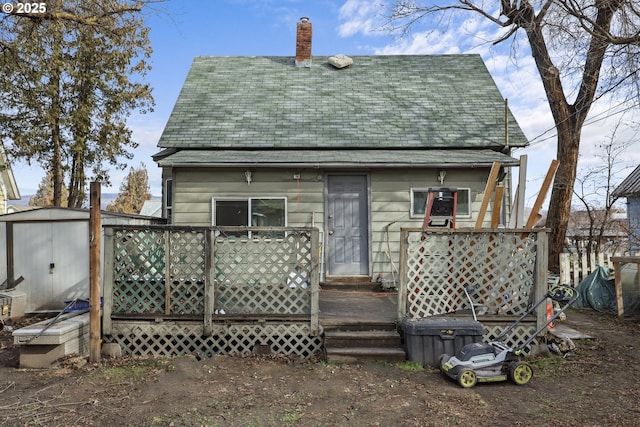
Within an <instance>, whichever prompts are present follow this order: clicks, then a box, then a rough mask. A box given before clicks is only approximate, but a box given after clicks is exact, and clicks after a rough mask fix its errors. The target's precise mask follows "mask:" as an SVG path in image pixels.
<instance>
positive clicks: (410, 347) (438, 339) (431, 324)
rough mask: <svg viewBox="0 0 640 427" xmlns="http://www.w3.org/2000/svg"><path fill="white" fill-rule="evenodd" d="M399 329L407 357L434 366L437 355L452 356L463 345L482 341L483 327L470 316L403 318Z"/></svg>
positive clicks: (438, 356) (423, 364)
mask: <svg viewBox="0 0 640 427" xmlns="http://www.w3.org/2000/svg"><path fill="white" fill-rule="evenodd" d="M402 331H403V333H404V343H405V350H406V352H407V359H408V360H410V361H412V362H415V363H420V364H421V365H422V366H427V365H432V366H437V365H438V359H439V358H440V355H442V354H449V355H453V354H456V353H457V352H458V350H460V349H461V348H462V347H463V346H464V345H466V344H469V343H474V342H481V341H482V334H483V333H484V328H483V326H482V324H481V323H480V322H477V321H475V320H473V319H465V318H454V317H428V318H423V319H405V320H403V321H402Z"/></svg>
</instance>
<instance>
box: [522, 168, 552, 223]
mask: <svg viewBox="0 0 640 427" xmlns="http://www.w3.org/2000/svg"><path fill="white" fill-rule="evenodd" d="M558 165H559V163H558V161H557V160H553V161H552V162H551V166H549V170H548V171H547V176H545V178H544V181H543V183H542V187H541V188H540V192H539V193H538V197H537V198H536V202H535V203H534V204H533V208H532V209H531V214H529V219H528V220H527V224H526V225H525V227H526V228H533V226H534V225H536V221H537V219H538V212H540V209H542V203H544V199H545V198H546V197H547V192H548V191H549V187H551V183H552V182H553V177H554V176H555V174H556V171H557V170H558Z"/></svg>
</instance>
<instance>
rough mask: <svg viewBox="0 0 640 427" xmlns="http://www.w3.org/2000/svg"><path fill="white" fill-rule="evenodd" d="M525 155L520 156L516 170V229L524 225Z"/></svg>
mask: <svg viewBox="0 0 640 427" xmlns="http://www.w3.org/2000/svg"><path fill="white" fill-rule="evenodd" d="M526 188H527V155H526V154H523V155H521V156H520V167H519V168H518V192H517V194H518V199H517V200H516V201H517V203H518V208H517V210H516V224H515V226H516V228H522V226H523V225H524V196H525V194H526V193H527V192H526V191H525V190H526Z"/></svg>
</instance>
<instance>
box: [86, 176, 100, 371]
mask: <svg viewBox="0 0 640 427" xmlns="http://www.w3.org/2000/svg"><path fill="white" fill-rule="evenodd" d="M89 197H90V211H89V362H91V363H97V362H100V341H101V339H102V336H101V333H100V229H101V224H100V183H99V182H92V183H91V187H90V194H89Z"/></svg>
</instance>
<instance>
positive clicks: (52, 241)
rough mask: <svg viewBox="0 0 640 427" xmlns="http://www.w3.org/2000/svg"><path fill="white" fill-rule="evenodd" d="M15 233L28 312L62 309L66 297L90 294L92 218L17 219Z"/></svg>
mask: <svg viewBox="0 0 640 427" xmlns="http://www.w3.org/2000/svg"><path fill="white" fill-rule="evenodd" d="M13 235H14V237H13V239H14V242H13V245H14V265H15V267H14V271H15V276H16V278H17V277H20V276H23V277H24V281H23V282H22V283H21V284H20V285H18V290H22V291H23V292H26V294H27V312H30V311H38V310H59V309H60V308H62V307H64V306H65V303H64V302H65V301H70V300H73V299H74V298H88V297H89V239H88V236H89V222H88V221H68V222H67V221H59V222H44V221H43V222H34V223H16V224H15V225H14V230H13Z"/></svg>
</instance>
